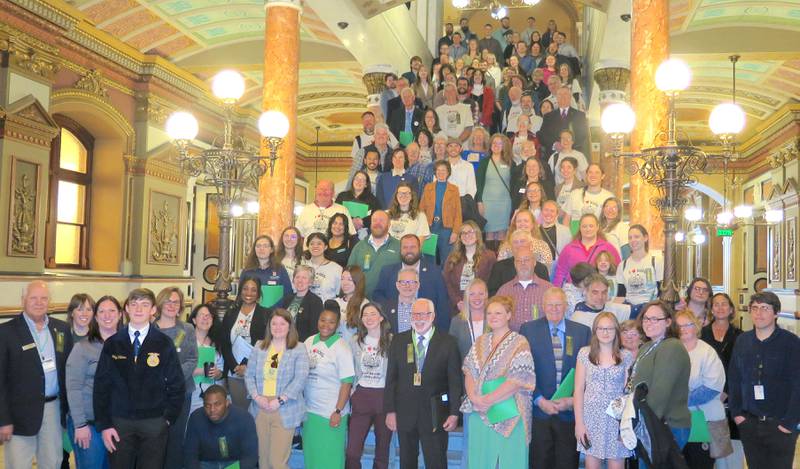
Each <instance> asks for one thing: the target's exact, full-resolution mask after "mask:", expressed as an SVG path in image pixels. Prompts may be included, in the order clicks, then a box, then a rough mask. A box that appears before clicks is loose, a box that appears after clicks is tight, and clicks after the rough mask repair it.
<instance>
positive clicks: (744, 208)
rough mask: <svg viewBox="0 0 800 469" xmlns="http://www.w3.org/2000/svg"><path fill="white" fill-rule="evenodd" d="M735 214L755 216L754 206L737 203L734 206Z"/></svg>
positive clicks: (745, 216) (740, 216) (739, 216)
mask: <svg viewBox="0 0 800 469" xmlns="http://www.w3.org/2000/svg"><path fill="white" fill-rule="evenodd" d="M733 215H734V216H735V217H736V218H750V217H752V216H753V207H752V206H750V205H737V206H736V207H733Z"/></svg>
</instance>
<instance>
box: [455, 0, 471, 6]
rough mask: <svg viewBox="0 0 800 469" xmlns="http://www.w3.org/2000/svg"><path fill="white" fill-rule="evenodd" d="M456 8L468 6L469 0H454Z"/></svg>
mask: <svg viewBox="0 0 800 469" xmlns="http://www.w3.org/2000/svg"><path fill="white" fill-rule="evenodd" d="M452 3H453V7H454V8H466V7H467V5H469V0H453V1H452Z"/></svg>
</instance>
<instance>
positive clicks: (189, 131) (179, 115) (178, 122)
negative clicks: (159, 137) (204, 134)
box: [165, 111, 199, 140]
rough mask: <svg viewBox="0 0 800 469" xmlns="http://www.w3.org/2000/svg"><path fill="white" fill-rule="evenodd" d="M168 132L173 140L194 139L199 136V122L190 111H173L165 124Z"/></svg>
mask: <svg viewBox="0 0 800 469" xmlns="http://www.w3.org/2000/svg"><path fill="white" fill-rule="evenodd" d="M165 127H166V129H167V134H168V135H169V138H171V139H172V140H192V139H193V138H195V137H196V136H197V132H198V131H199V124H198V123H197V119H196V118H195V117H194V116H193V115H192V113H190V112H186V111H178V112H173V113H172V115H170V116H169V118H168V119H167V123H166V125H165Z"/></svg>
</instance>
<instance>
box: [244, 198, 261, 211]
mask: <svg viewBox="0 0 800 469" xmlns="http://www.w3.org/2000/svg"><path fill="white" fill-rule="evenodd" d="M246 207H247V213H249V214H252V215H255V214H257V213H258V209H259V205H258V201H257V200H250V201H248V202H247V204H246Z"/></svg>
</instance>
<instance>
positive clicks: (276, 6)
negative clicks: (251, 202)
mask: <svg viewBox="0 0 800 469" xmlns="http://www.w3.org/2000/svg"><path fill="white" fill-rule="evenodd" d="M264 8H265V9H266V19H265V21H266V24H265V28H264V30H265V31H266V32H265V37H264V78H263V80H264V85H263V97H262V109H263V110H265V111H269V110H274V111H280V112H282V113H284V114H285V115H286V117H287V118H288V119H289V133H288V134H286V138H285V139H284V141H283V145H281V147H280V148H279V149H278V156H279V158H278V161H277V162H276V164H275V172H274V175H272V176H270V174H269V171H267V174H265V175H264V176H263V177H262V178H261V181H260V183H259V188H258V201H259V206H260V208H259V214H258V232H259V234H268V235H270V236H271V237H272V239H273V240H274V241H275V242H276V243H277V242H278V237H279V236H280V234H281V231H282V230H283V228H285V227H287V226H291V225H293V224H294V213H293V212H294V178H295V163H296V156H295V151H296V150H295V148H296V143H297V92H298V86H299V65H300V13H301V6H300V0H266V3H265V5H264ZM261 154H262V155H267V154H269V148H268V147H267V146H266V144H265V143H262V145H261Z"/></svg>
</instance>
